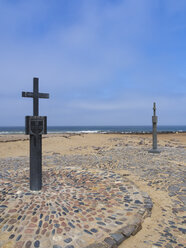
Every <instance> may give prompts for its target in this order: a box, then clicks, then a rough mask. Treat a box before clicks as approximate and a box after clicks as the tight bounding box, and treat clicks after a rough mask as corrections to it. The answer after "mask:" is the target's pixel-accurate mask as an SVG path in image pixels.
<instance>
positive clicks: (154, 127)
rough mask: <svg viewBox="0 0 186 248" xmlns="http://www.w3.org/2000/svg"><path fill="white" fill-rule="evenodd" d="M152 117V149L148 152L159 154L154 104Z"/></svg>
mask: <svg viewBox="0 0 186 248" xmlns="http://www.w3.org/2000/svg"><path fill="white" fill-rule="evenodd" d="M153 112H154V114H153V116H152V141H153V144H152V149H151V150H149V152H150V153H160V150H158V148H157V146H158V145H157V122H158V117H157V116H156V103H155V102H154V105H153Z"/></svg>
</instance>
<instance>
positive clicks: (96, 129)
mask: <svg viewBox="0 0 186 248" xmlns="http://www.w3.org/2000/svg"><path fill="white" fill-rule="evenodd" d="M157 130H158V132H159V133H176V132H179V133H183V132H186V126H158V128H157ZM24 132H25V128H24V127H18V126H17V127H16V126H15V127H14V126H12V127H0V135H3V134H4V135H5V134H24ZM151 132H152V126H48V133H151Z"/></svg>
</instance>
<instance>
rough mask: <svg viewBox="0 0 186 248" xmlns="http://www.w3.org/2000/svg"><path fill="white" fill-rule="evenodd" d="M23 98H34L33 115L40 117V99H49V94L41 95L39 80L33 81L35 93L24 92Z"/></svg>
mask: <svg viewBox="0 0 186 248" xmlns="http://www.w3.org/2000/svg"><path fill="white" fill-rule="evenodd" d="M22 97H32V98H33V115H34V116H38V115H39V98H45V99H47V98H49V94H48V93H39V78H34V79H33V92H25V91H23V92H22Z"/></svg>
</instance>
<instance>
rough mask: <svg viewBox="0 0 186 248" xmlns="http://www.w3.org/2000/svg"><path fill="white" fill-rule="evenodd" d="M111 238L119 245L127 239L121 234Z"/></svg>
mask: <svg viewBox="0 0 186 248" xmlns="http://www.w3.org/2000/svg"><path fill="white" fill-rule="evenodd" d="M110 236H111V237H112V238H113V239H114V240H115V241H116V243H117V245H120V244H121V243H122V242H123V241H124V240H125V239H126V236H124V235H123V234H121V233H112V234H110Z"/></svg>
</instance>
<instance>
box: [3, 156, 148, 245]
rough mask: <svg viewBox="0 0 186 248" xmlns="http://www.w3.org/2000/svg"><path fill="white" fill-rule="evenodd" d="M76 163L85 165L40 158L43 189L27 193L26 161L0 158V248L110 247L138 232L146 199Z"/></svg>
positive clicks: (112, 178)
mask: <svg viewBox="0 0 186 248" xmlns="http://www.w3.org/2000/svg"><path fill="white" fill-rule="evenodd" d="M80 161H81V162H82V161H84V162H83V163H84V164H87V163H89V161H88V160H86V158H84V157H82V158H80V157H77V156H75V157H73V156H72V157H60V156H58V155H57V154H54V155H53V156H48V157H44V163H43V164H44V165H45V169H44V171H43V188H42V191H40V192H33V191H29V190H28V188H29V184H28V181H29V178H28V173H29V172H28V169H25V165H27V167H28V160H27V159H26V158H8V159H1V161H0V166H1V175H0V180H1V186H0V189H1V192H2V195H1V196H2V197H1V205H0V214H1V217H0V230H1V232H0V247H2V248H8V247H16V248H21V247H26V248H29V247H42V248H47V247H53V248H61V247H62V248H63V247H64V248H76V247H81V248H83V247H88V245H91V244H93V245H94V246H91V247H114V246H117V245H118V244H120V243H121V242H122V241H123V240H124V239H126V238H127V237H129V236H130V235H131V234H135V233H136V232H137V231H138V230H139V229H140V228H141V222H142V220H143V218H145V216H146V215H149V213H150V210H151V208H152V202H151V200H150V198H149V197H148V195H147V194H146V193H144V192H140V191H139V189H138V188H137V187H136V186H135V185H134V184H133V183H132V182H130V181H129V180H128V179H123V178H121V176H119V175H117V174H115V173H113V172H111V171H110V172H107V171H103V170H100V169H99V170H96V171H95V170H87V169H82V168H81V167H80V168H78V167H77V164H78V165H79V163H80ZM66 164H68V167H67V166H66ZM69 165H70V166H69ZM95 243H96V244H95Z"/></svg>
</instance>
